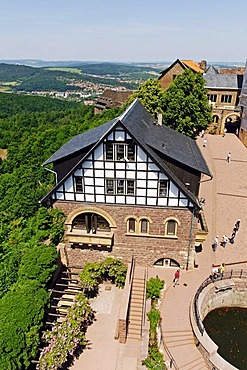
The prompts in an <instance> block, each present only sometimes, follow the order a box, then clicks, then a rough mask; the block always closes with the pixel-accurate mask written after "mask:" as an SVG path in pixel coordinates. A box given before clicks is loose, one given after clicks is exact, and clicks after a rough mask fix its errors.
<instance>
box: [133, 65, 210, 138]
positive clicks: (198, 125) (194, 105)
mask: <svg viewBox="0 0 247 370" xmlns="http://www.w3.org/2000/svg"><path fill="white" fill-rule="evenodd" d="M136 98H137V99H138V100H140V102H141V103H142V104H143V106H144V107H145V108H146V109H147V110H148V111H149V113H151V114H152V116H153V117H155V118H157V114H158V113H162V121H163V124H165V125H166V126H168V127H171V128H172V129H174V130H176V131H178V132H181V133H182V134H184V135H186V136H189V137H192V138H195V137H196V136H197V135H198V133H199V132H200V131H201V130H205V129H206V128H207V127H208V125H209V124H210V122H211V107H210V105H209V103H208V99H207V95H206V89H205V88H204V79H203V76H202V74H201V73H193V72H192V71H191V70H189V69H187V70H185V71H184V73H183V74H181V75H178V76H177V77H176V79H175V80H174V82H173V83H172V84H171V85H170V86H169V88H168V89H167V90H166V91H164V90H163V89H162V88H161V85H160V82H159V80H154V79H152V78H150V79H148V80H147V81H146V82H144V83H143V84H142V85H141V86H140V87H139V89H138V90H137V91H136V92H135V93H134V94H132V95H131V96H130V98H129V100H128V101H127V103H126V106H127V105H128V104H130V103H131V102H132V101H133V100H134V99H136Z"/></svg>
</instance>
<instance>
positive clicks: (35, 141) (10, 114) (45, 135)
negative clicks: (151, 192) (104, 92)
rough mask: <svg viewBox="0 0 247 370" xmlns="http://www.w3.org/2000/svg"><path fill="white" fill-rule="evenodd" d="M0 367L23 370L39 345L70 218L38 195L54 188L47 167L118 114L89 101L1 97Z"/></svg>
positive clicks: (14, 96)
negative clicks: (67, 144)
mask: <svg viewBox="0 0 247 370" xmlns="http://www.w3.org/2000/svg"><path fill="white" fill-rule="evenodd" d="M0 107H1V109H0V112H1V117H0V149H6V150H7V158H6V159H4V160H3V159H1V158H0V198H1V202H0V332H1V336H0V369H5V370H24V369H28V368H29V366H30V361H31V360H32V359H33V358H34V357H35V356H36V354H37V351H38V347H39V343H40V330H41V329H42V325H43V319H44V312H45V307H46V305H47V304H48V302H49V293H48V291H47V286H48V284H49V282H50V281H51V278H52V275H53V274H54V271H55V270H56V267H57V264H56V263H57V252H56V245H57V244H58V243H59V241H60V240H61V238H62V236H63V232H64V228H63V222H64V215H63V213H62V212H61V211H59V210H55V209H46V208H45V207H43V206H42V205H40V204H39V200H40V199H41V198H42V197H43V196H44V195H45V194H46V193H47V192H48V191H49V190H50V189H51V188H52V186H53V185H54V183H53V181H54V178H53V175H52V174H51V173H50V172H47V171H46V170H45V169H44V168H43V167H42V166H41V165H42V163H44V161H45V160H46V159H47V158H49V157H50V155H51V154H53V153H54V152H55V151H56V150H57V149H58V148H59V147H60V146H61V145H63V144H64V143H65V142H66V141H68V140H69V139H71V138H72V137H73V136H75V135H77V134H79V133H82V132H84V131H86V130H89V129H91V128H93V127H96V126H98V125H100V124H102V123H104V122H106V121H109V120H111V119H112V118H114V117H115V116H116V115H118V111H117V110H112V111H107V112H105V113H104V114H102V115H96V116H94V115H93V108H92V107H89V106H85V105H83V104H82V103H64V102H63V101H59V100H56V101H55V100H54V99H51V98H44V97H30V96H18V95H16V94H0Z"/></svg>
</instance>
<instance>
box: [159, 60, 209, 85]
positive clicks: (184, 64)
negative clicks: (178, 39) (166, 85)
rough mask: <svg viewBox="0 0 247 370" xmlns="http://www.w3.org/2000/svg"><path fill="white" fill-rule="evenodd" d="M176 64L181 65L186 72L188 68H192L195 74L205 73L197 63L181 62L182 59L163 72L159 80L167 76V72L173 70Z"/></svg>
mask: <svg viewBox="0 0 247 370" xmlns="http://www.w3.org/2000/svg"><path fill="white" fill-rule="evenodd" d="M176 64H180V66H181V67H182V68H183V69H184V70H185V69H187V68H190V69H191V70H193V71H194V72H200V73H204V70H203V69H201V68H200V67H199V66H198V65H197V64H196V63H195V62H193V60H181V59H177V60H175V62H173V63H172V64H171V65H170V66H169V67H167V68H166V69H164V71H162V72H161V74H160V76H159V78H158V79H159V80H160V79H161V78H162V77H163V76H164V75H166V74H167V72H168V71H169V70H170V69H172V68H173V67H174V66H175V65H176Z"/></svg>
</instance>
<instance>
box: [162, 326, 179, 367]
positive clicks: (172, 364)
mask: <svg viewBox="0 0 247 370" xmlns="http://www.w3.org/2000/svg"><path fill="white" fill-rule="evenodd" d="M159 329H160V336H161V338H160V343H162V346H163V348H164V350H165V352H166V354H167V356H168V358H169V368H170V369H175V370H179V367H178V365H177V363H176V361H175V359H174V357H173V356H172V354H171V352H170V351H169V349H168V347H167V345H166V344H165V341H164V338H163V333H162V325H161V322H160V323H159Z"/></svg>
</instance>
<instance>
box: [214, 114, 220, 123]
mask: <svg viewBox="0 0 247 370" xmlns="http://www.w3.org/2000/svg"><path fill="white" fill-rule="evenodd" d="M218 122H219V116H217V115H216V114H215V115H214V116H213V123H218Z"/></svg>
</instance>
